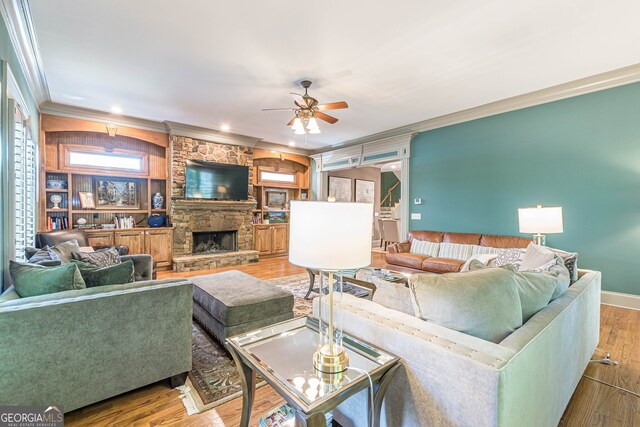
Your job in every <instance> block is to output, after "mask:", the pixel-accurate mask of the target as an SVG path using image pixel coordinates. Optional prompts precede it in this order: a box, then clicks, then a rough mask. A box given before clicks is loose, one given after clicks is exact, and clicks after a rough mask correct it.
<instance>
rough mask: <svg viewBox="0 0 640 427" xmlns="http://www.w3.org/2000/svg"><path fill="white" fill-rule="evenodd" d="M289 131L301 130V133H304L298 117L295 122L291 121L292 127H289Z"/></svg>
mask: <svg viewBox="0 0 640 427" xmlns="http://www.w3.org/2000/svg"><path fill="white" fill-rule="evenodd" d="M291 129H293V130H295V131H298V130H301V131H302V133H304V125H303V124H302V120H301V119H300V117H296V118H295V120H294V121H293V125H291ZM296 133H297V132H296Z"/></svg>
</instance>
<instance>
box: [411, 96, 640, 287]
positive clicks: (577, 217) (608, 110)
mask: <svg viewBox="0 0 640 427" xmlns="http://www.w3.org/2000/svg"><path fill="white" fill-rule="evenodd" d="M410 170H411V180H410V193H411V199H412V200H413V199H414V198H417V197H420V198H422V199H423V204H422V205H413V204H412V205H411V208H410V210H411V212H420V213H421V214H422V219H421V220H411V221H410V225H409V228H410V229H431V230H446V231H460V232H479V233H493V234H508V235H518V234H519V233H518V217H517V209H518V208H519V207H529V206H535V205H536V204H542V205H546V206H562V207H563V211H564V233H563V234H553V235H548V236H547V244H548V245H549V246H553V247H558V248H562V249H567V250H575V251H578V252H579V253H580V259H579V265H580V266H581V267H582V268H590V269H594V270H600V271H602V274H603V282H602V286H603V289H605V290H610V291H616V292H624V293H630V294H637V295H640V276H639V275H638V272H637V270H638V265H640V83H636V84H631V85H626V86H622V87H618V88H614V89H608V90H605V91H600V92H596V93H592V94H588V95H582V96H578V97H575V98H571V99H566V100H562V101H556V102H552V103H548V104H544V105H540V106H536V107H530V108H526V109H522V110H518V111H513V112H509V113H504V114H500V115H496V116H492V117H487V118H483V119H479V120H474V121H471V122H466V123H462V124H458V125H453V126H449V127H445V128H441V129H436V130H432V131H427V132H423V133H421V134H419V135H417V136H416V137H415V138H414V140H413V141H412V144H411V169H410Z"/></svg>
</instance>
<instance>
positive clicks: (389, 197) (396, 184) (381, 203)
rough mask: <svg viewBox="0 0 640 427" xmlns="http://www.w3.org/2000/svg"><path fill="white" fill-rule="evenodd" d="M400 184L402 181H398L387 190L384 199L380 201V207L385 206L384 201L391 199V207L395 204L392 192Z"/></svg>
mask: <svg viewBox="0 0 640 427" xmlns="http://www.w3.org/2000/svg"><path fill="white" fill-rule="evenodd" d="M398 185H400V181H398V182H396V183H395V184H393V187H391V188H390V189H389V190H388V191H387V195H386V196H384V199H382V201H381V202H380V207H383V206H384V202H385V201H386V200H387V199H389V207H391V206H392V205H393V200H392V199H391V193H392V192H393V190H395V188H396V187H397V186H398Z"/></svg>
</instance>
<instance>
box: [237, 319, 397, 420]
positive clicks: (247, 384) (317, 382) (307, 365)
mask: <svg viewBox="0 0 640 427" xmlns="http://www.w3.org/2000/svg"><path fill="white" fill-rule="evenodd" d="M318 342H319V336H318V321H317V320H316V319H314V318H311V317H299V318H296V319H292V320H288V321H286V322H282V323H277V324H275V325H272V326H269V327H266V328H263V329H258V330H255V331H252V332H248V333H246V334H242V335H237V336H235V337H231V338H229V339H227V343H226V345H227V348H228V349H229V350H230V352H231V356H232V357H233V360H234V361H235V363H236V366H237V367H238V372H239V373H240V379H241V381H242V419H241V421H240V426H241V427H248V426H249V419H250V418H251V409H252V406H253V399H254V393H255V386H256V374H259V375H260V376H261V377H262V378H263V379H264V380H265V381H266V382H267V383H269V385H271V387H273V388H274V389H275V390H276V391H277V392H278V393H279V394H280V395H281V396H282V397H283V398H284V400H286V401H287V403H288V404H289V405H291V407H292V408H293V409H294V410H295V411H296V421H297V422H299V423H300V424H302V425H304V426H309V427H320V426H322V427H324V426H325V425H326V420H325V416H324V414H325V413H326V412H328V411H331V410H332V409H334V408H335V407H336V406H338V405H339V404H340V403H342V402H343V401H345V400H346V399H347V398H349V397H350V396H353V395H354V394H356V393H358V392H359V391H361V390H364V389H367V388H369V378H368V377H367V374H368V375H369V376H370V377H371V381H372V383H373V407H372V408H369V425H370V426H373V427H377V426H379V419H380V408H381V405H382V400H383V399H384V395H385V393H386V391H387V388H388V387H389V383H390V382H391V380H392V379H393V377H394V375H395V374H396V372H397V371H398V368H399V367H400V366H401V363H400V359H399V358H398V357H397V356H395V355H393V354H391V353H388V352H386V351H384V350H382V349H380V348H377V347H375V346H373V345H371V344H368V343H365V342H363V341H361V340H359V339H357V338H355V337H352V336H349V335H347V334H345V335H344V338H343V345H344V347H345V349H346V351H347V353H348V354H349V369H347V370H346V371H345V372H344V373H343V374H334V375H333V376H329V377H326V378H320V377H319V376H317V375H316V373H315V372H314V369H313V364H312V356H313V353H314V352H315V350H316V348H317V345H318ZM369 393H371V391H369ZM369 397H370V399H369V401H370V402H371V396H369ZM369 404H370V405H371V403H369ZM372 413H373V419H372Z"/></svg>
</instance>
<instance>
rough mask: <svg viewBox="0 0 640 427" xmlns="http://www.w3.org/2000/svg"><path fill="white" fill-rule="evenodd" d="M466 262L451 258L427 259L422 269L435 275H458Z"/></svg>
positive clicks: (423, 262)
mask: <svg viewBox="0 0 640 427" xmlns="http://www.w3.org/2000/svg"><path fill="white" fill-rule="evenodd" d="M463 264H464V261H461V260H459V259H450V258H427V259H425V260H424V261H422V269H423V270H425V271H432V272H434V273H457V272H458V271H460V268H461V267H462V266H463Z"/></svg>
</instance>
